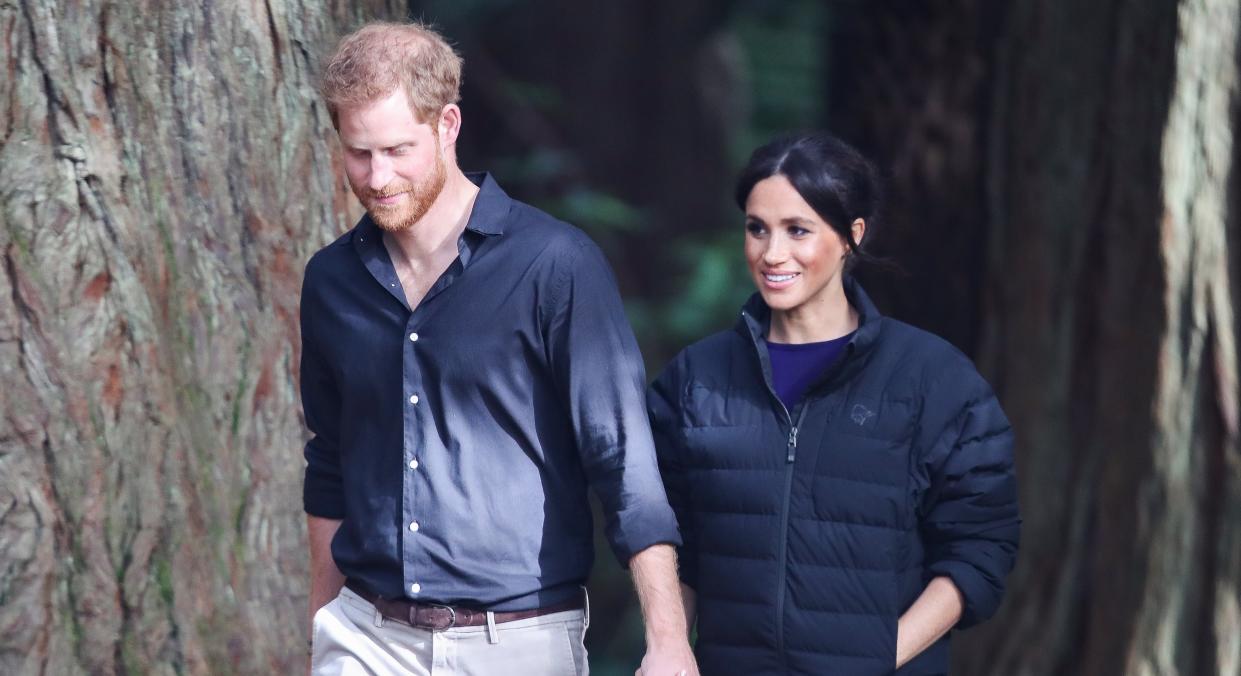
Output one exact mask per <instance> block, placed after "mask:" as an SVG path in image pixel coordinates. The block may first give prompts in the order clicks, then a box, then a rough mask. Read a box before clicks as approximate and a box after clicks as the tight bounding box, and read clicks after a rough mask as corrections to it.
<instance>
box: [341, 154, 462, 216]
mask: <svg viewBox="0 0 1241 676" xmlns="http://www.w3.org/2000/svg"><path fill="white" fill-rule="evenodd" d="M435 145H436V148H435V150H436V153H435V167H434V168H433V169H432V171H431V173H429V174H427V175H426V176H424V177H423V178H422V180H420V181H418V182H417V183H410V182H408V181H393V182H392V183H389V184H388V185H386V186H384V187H383V188H380V189H379V190H372V189H370V188H368V187H366V186H364V185H357V184H355V183H353V182H352V181H350V182H349V187H350V188H352V189H353V194H354V195H356V196H357V198H358V201H359V202H361V203H362V206H364V207H366V213H368V214H370V216H371V220H373V221H375V225H378V226H379V227H380V229H382V230H385V231H387V232H402V231H404V230H408V229H410V228H412V227H414V224H415V223H417V222H418V221H419V220H421V219H422V217H423V216H425V215H426V213H427V211H428V210H430V209H431V205H432V204H435V200H436V198H438V197H439V195H440V193H441V192H443V190H444V183H445V182H446V181H447V180H448V169H447V167H446V166H445V162H444V158H443V157H441V156H440V153H439V142H438V139H437V142H436V144H435ZM402 193H405V194H406V197H405V199H403V200H401V201H400V202H397V203H396V204H381V203H380V202H379V199H380V198H383V197H392V196H394V195H400V194H402Z"/></svg>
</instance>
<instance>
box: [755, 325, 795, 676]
mask: <svg viewBox="0 0 1241 676" xmlns="http://www.w3.org/2000/svg"><path fill="white" fill-rule="evenodd" d="M741 315H742V317H745V316H746V313H745V311H744V310H743V311H742V313H741ZM750 337H751V340H752V341H753V342H754V349H755V350H760V349H761V347H760V346H759V344H758V337H757V336H755V335H754V334H753V333H752V332H751V336H750ZM759 364H760V366H761V364H762V357H761V355H760V356H759ZM763 370H764V369H762V368H760V371H763ZM763 384H764V385H766V386H767V391H768V392H769V393H771V398H772V399H775V400H776V403H777V404H779V405H780V410H781V411H782V412H783V413H784V420H785V421H786V422H787V423H788V425H789V435H788V448H787V450H788V453H787V456H786V458H785V463H784V502H783V503H782V504H781V505H780V543H779V554H778V555H777V556H778V559H777V568H776V652H777V653H778V654H779V655H780V663H781V664H782V665H783V666H784V667H785V668H786V669H787V668H788V661H787V659H786V658H785V655H784V597H785V588H784V587H785V585H786V584H787V578H788V574H787V568H788V549H789V511H790V506H791V504H790V503H792V501H793V468H794V461H796V460H797V430H798V428H800V427H801V423H802V420H803V419H804V418H805V417H806V410H807V409H809V408H810V405H809V402H808V398H809V397H808V395H809V394H810V393H809V392H807V393H806V394H805V395H803V397H802V401H801V402H800V403H801V406H800V408H798V409H796V410H797V420H796V422H794V420H793V416H792V414H790V413H789V409H788V407H787V406H785V405H784V402H783V401H781V399H780V395H778V394H776V389H775V388H774V387H772V385H771V381H770V380H769V379H768V378H767V374H766V373H765V372H764V373H763Z"/></svg>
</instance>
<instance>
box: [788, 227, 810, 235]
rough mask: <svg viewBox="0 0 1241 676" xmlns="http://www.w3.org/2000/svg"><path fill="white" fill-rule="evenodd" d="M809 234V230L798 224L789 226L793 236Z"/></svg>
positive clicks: (790, 233)
mask: <svg viewBox="0 0 1241 676" xmlns="http://www.w3.org/2000/svg"><path fill="white" fill-rule="evenodd" d="M809 234H810V231H809V230H807V229H805V228H799V227H797V226H796V225H794V226H792V227H791V228H789V235H791V236H793V237H805V236H806V235H809Z"/></svg>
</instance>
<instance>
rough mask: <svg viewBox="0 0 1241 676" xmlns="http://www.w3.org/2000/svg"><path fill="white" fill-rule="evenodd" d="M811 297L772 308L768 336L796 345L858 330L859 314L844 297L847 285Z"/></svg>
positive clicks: (820, 340) (774, 339)
mask: <svg viewBox="0 0 1241 676" xmlns="http://www.w3.org/2000/svg"><path fill="white" fill-rule="evenodd" d="M832 291H834V292H833V293H825V294H822V296H823V297H822V298H811V299H808V300H807V301H806V302H804V303H802V304H801V305H798V306H797V307H795V308H790V309H788V310H775V309H773V310H772V311H771V327H770V328H769V329H768V330H767V340H769V341H771V342H773V343H785V344H790V345H797V344H800V343H820V342H823V341H825V340H834V339H836V338H840V337H841V336H845V335H848V334H850V333H852V332H854V331H856V330H857V327H858V314H857V311H856V310H854V309H853V307H852V306H851V305H849V300H848V299H847V298H845V293H844V289H843V288H841V287H840V286H836V287H835V289H833V290H832Z"/></svg>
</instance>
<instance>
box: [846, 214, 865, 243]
mask: <svg viewBox="0 0 1241 676" xmlns="http://www.w3.org/2000/svg"><path fill="white" fill-rule="evenodd" d="M849 229H850V230H851V231H852V234H853V244H854V245H855V246H862V238H863V237H865V236H866V221H864V220H862V219H860V218H858V219H855V220H854V221H853V225H851V226H849Z"/></svg>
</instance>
